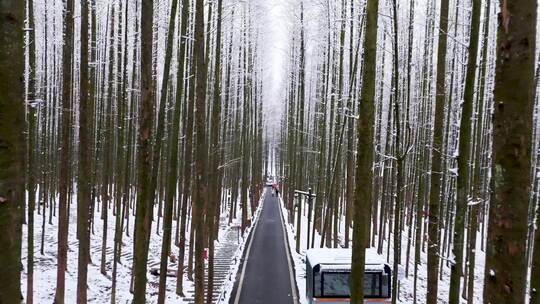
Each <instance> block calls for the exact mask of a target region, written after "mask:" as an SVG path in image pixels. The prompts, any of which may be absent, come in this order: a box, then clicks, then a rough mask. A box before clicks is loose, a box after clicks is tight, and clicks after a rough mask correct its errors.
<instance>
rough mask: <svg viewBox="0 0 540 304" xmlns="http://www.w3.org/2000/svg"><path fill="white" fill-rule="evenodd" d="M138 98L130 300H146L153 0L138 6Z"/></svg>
mask: <svg viewBox="0 0 540 304" xmlns="http://www.w3.org/2000/svg"><path fill="white" fill-rule="evenodd" d="M141 14H142V15H141V41H142V48H141V52H142V56H141V101H140V106H139V118H138V120H139V134H138V146H137V149H138V151H137V204H136V215H135V235H134V239H135V244H134V249H133V253H134V254H133V276H134V291H133V303H134V304H144V303H146V269H147V262H148V242H149V240H148V237H149V233H150V231H149V229H148V227H150V221H151V218H150V214H151V213H152V211H151V208H152V207H153V201H154V193H152V192H151V191H150V177H149V176H148V172H150V171H151V166H152V164H151V149H152V148H151V132H152V118H153V116H154V115H153V112H154V111H153V109H154V94H155V92H154V80H153V79H152V71H153V68H152V46H153V35H152V30H153V23H154V1H153V0H143V1H142V7H141Z"/></svg>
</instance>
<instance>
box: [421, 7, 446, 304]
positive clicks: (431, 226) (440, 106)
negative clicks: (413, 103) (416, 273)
mask: <svg viewBox="0 0 540 304" xmlns="http://www.w3.org/2000/svg"><path fill="white" fill-rule="evenodd" d="M448 2H449V1H448V0H441V12H440V18H439V46H438V48H437V83H436V88H435V90H436V93H435V119H434V121H433V128H434V131H433V132H434V133H433V147H432V160H431V177H430V178H431V183H430V184H431V188H430V196H429V214H428V258H427V269H428V270H427V298H426V304H436V303H437V295H438V290H439V288H438V287H439V208H440V207H439V206H440V201H441V198H440V192H441V171H442V162H443V155H442V153H443V136H444V135H443V127H444V125H443V122H444V103H445V100H446V90H445V79H446V41H447V32H448Z"/></svg>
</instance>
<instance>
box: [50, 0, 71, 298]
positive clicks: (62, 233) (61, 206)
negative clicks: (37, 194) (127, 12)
mask: <svg viewBox="0 0 540 304" xmlns="http://www.w3.org/2000/svg"><path fill="white" fill-rule="evenodd" d="M74 9H75V8H74V4H73V0H65V1H64V46H63V49H62V56H63V57H62V60H63V72H62V76H63V81H62V83H63V84H62V110H63V111H62V114H61V134H60V136H59V138H60V142H61V144H60V145H61V147H62V149H61V152H60V176H59V185H58V186H59V200H58V262H57V270H56V294H55V297H54V301H55V303H57V304H63V303H64V292H65V276H66V268H67V241H68V240H67V237H68V210H67V209H68V208H69V206H68V202H67V199H68V198H67V192H68V183H69V182H70V180H69V173H68V170H69V153H70V143H69V139H70V133H71V132H70V128H71V126H70V125H71V108H72V106H71V88H72V85H71V81H72V70H73V68H72V52H73V23H74V21H73V12H74Z"/></svg>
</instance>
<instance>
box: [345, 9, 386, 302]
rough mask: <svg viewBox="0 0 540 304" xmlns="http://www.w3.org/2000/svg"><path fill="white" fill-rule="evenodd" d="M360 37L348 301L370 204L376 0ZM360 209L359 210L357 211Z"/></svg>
mask: <svg viewBox="0 0 540 304" xmlns="http://www.w3.org/2000/svg"><path fill="white" fill-rule="evenodd" d="M366 5H367V7H366V29H365V38H364V42H363V43H364V50H365V51H364V56H365V57H364V71H363V75H362V88H361V90H360V100H359V105H358V109H359V113H360V119H359V120H358V125H357V134H358V142H357V156H356V187H355V193H356V195H355V200H354V210H356V211H357V212H354V214H353V218H354V222H353V223H354V224H353V245H352V246H353V247H352V249H353V258H352V267H351V303H355V304H360V303H364V289H363V286H364V271H365V261H366V257H365V256H366V244H369V232H368V231H369V229H368V226H369V225H370V222H371V205H372V200H373V198H372V187H371V186H372V178H373V126H374V125H375V102H374V100H375V86H376V71H377V23H378V13H379V1H378V0H368V1H367V4H366ZM359 210H362V212H358V211H359Z"/></svg>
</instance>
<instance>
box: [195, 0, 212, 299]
mask: <svg viewBox="0 0 540 304" xmlns="http://www.w3.org/2000/svg"><path fill="white" fill-rule="evenodd" d="M194 39H195V41H194V45H193V56H194V57H195V58H194V60H195V65H194V66H195V76H196V83H195V94H196V98H195V132H196V135H195V167H194V174H195V177H194V195H193V204H192V208H193V211H192V217H193V223H194V225H193V227H194V228H195V231H194V233H195V303H197V304H202V303H204V257H203V250H204V245H205V242H204V235H203V231H204V230H203V215H204V213H203V211H204V209H203V207H204V206H205V205H206V200H207V199H208V197H207V195H208V187H207V186H208V185H207V184H206V168H207V164H206V162H207V157H206V155H207V148H206V87H207V62H206V61H205V56H204V50H205V46H204V45H205V44H204V42H205V41H204V0H196V1H195V28H194Z"/></svg>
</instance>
